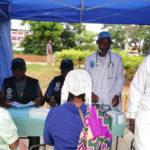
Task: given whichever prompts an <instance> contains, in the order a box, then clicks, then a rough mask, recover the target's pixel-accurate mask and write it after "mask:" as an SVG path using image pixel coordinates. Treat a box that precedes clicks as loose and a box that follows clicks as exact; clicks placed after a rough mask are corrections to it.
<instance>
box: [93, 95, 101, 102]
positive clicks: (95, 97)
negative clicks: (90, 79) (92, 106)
mask: <svg viewBox="0 0 150 150" xmlns="http://www.w3.org/2000/svg"><path fill="white" fill-rule="evenodd" d="M98 100H99V98H98V96H97V95H96V94H94V93H92V102H93V103H96V102H98Z"/></svg>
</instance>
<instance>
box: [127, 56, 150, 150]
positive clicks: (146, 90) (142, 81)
mask: <svg viewBox="0 0 150 150" xmlns="http://www.w3.org/2000/svg"><path fill="white" fill-rule="evenodd" d="M128 112H129V113H130V116H131V119H130V130H131V131H132V132H133V133H134V141H135V149H136V150H149V149H150V145H149V135H150V117H149V116H150V55H148V56H147V57H146V58H145V59H144V61H143V62H142V64H141V65H140V67H139V68H138V70H137V72H136V74H135V76H134V78H133V80H132V82H131V86H130V99H129V106H128Z"/></svg>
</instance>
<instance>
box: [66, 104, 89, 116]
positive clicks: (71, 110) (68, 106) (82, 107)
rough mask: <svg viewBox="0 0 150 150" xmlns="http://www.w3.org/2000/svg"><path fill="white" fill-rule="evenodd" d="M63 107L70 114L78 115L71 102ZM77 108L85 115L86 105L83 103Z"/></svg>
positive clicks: (76, 108)
mask: <svg viewBox="0 0 150 150" xmlns="http://www.w3.org/2000/svg"><path fill="white" fill-rule="evenodd" d="M64 107H65V108H66V109H67V110H69V111H70V112H72V113H77V114H79V111H78V107H77V106H75V105H73V104H72V102H67V103H66V104H64ZM79 108H80V109H81V111H82V112H83V113H86V110H87V105H86V104H85V103H83V104H82V105H81V106H80V107H79Z"/></svg>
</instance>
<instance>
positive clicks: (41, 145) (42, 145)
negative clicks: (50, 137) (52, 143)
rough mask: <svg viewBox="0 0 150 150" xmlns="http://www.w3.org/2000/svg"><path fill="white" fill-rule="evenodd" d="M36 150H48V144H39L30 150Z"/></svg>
mask: <svg viewBox="0 0 150 150" xmlns="http://www.w3.org/2000/svg"><path fill="white" fill-rule="evenodd" d="M42 147H43V148H42ZM34 148H42V150H46V144H37V145H33V146H31V147H30V149H29V150H33V149H34Z"/></svg>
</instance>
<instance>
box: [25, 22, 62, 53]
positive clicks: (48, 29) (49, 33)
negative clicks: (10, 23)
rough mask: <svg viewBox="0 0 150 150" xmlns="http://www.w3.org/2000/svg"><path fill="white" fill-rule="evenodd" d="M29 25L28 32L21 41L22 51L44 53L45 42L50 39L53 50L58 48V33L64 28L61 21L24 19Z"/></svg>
mask: <svg viewBox="0 0 150 150" xmlns="http://www.w3.org/2000/svg"><path fill="white" fill-rule="evenodd" d="M23 23H28V24H29V25H30V27H31V29H30V34H29V35H27V36H26V37H25V39H24V41H23V42H22V46H24V48H25V50H24V53H33V54H39V55H44V54H46V44H47V42H48V40H49V39H50V40H51V41H52V47H53V51H56V50H59V49H60V46H61V45H60V35H61V34H62V32H63V30H64V28H63V27H62V24H61V23H55V22H43V21H25V22H23Z"/></svg>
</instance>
